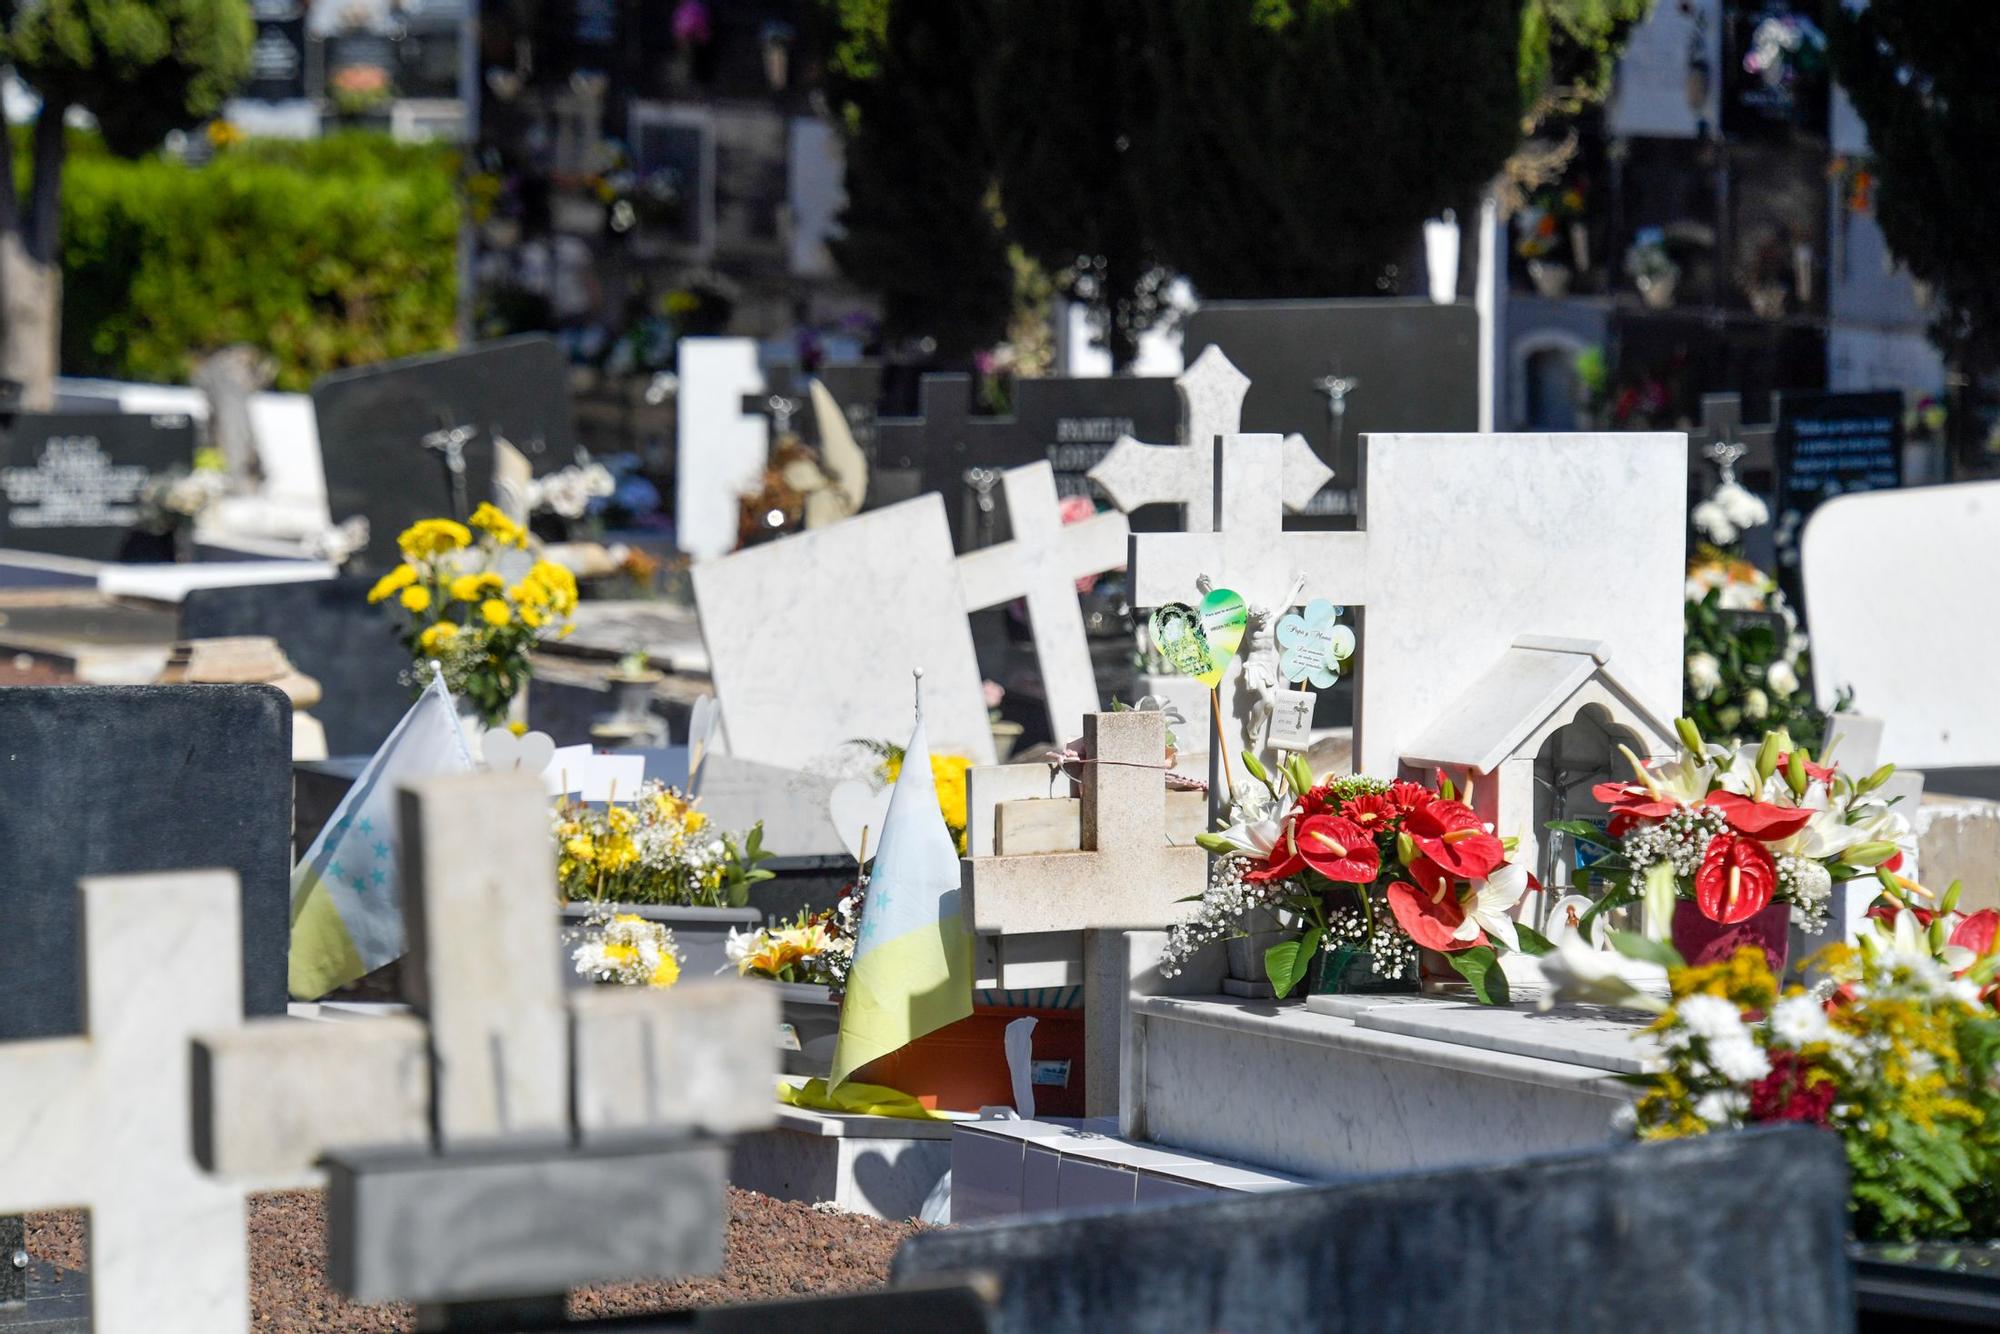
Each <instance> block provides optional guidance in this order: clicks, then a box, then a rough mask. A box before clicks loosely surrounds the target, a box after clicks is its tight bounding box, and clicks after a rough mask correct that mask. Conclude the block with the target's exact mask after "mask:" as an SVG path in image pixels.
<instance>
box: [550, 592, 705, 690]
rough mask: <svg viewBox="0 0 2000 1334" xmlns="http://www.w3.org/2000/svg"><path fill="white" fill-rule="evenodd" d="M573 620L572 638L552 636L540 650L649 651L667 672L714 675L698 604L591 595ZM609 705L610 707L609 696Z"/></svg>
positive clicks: (590, 653)
mask: <svg viewBox="0 0 2000 1334" xmlns="http://www.w3.org/2000/svg"><path fill="white" fill-rule="evenodd" d="M571 620H572V622H573V623H574V624H575V626H576V629H575V630H573V631H572V632H571V633H570V636H569V638H567V639H553V640H549V641H548V642H546V643H544V644H543V645H541V647H540V648H539V649H537V650H536V651H537V652H541V653H553V654H556V655H558V656H576V657H587V658H622V657H625V656H626V655H627V654H631V653H643V654H645V655H646V656H647V658H649V659H650V660H651V661H652V665H653V666H654V667H657V668H658V669H660V670H661V671H663V672H673V673H675V674H677V675H682V676H705V675H707V674H708V649H707V648H706V647H704V646H703V644H702V642H701V622H700V620H699V618H697V617H696V615H695V612H694V608H692V607H681V606H676V605H675V604H673V603H671V602H661V601H645V602H600V601H595V600H586V601H583V602H579V603H577V604H576V611H575V612H574V613H572V615H571ZM605 708H606V711H607V712H608V711H609V709H610V704H609V702H608V701H607V702H606V705H605Z"/></svg>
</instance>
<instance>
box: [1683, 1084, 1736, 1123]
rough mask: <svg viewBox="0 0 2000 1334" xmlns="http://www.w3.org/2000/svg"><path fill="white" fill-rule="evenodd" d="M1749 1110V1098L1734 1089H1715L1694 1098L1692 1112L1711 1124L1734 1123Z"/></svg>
mask: <svg viewBox="0 0 2000 1334" xmlns="http://www.w3.org/2000/svg"><path fill="white" fill-rule="evenodd" d="M1749 1110H1750V1100H1749V1099H1748V1098H1746V1097H1744V1096H1743V1094H1742V1093H1741V1092H1739V1091H1738V1090H1736V1089H1717V1090H1716V1091H1714V1092H1713V1093H1704V1094H1702V1095H1701V1096H1700V1097H1699V1098H1696V1099H1695V1103H1694V1114H1695V1115H1696V1116H1698V1117H1700V1118H1701V1119H1702V1120H1704V1121H1706V1122H1708V1123H1709V1124H1710V1125H1712V1126H1728V1125H1734V1124H1736V1119H1737V1118H1738V1117H1740V1116H1742V1115H1743V1113H1745V1112H1747V1111H1749Z"/></svg>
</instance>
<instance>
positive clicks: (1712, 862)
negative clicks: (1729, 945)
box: [1694, 834, 1778, 925]
mask: <svg viewBox="0 0 2000 1334" xmlns="http://www.w3.org/2000/svg"><path fill="white" fill-rule="evenodd" d="M1777 887H1778V868H1777V864H1776V863H1774V862H1773V861H1772V860H1771V854H1770V853H1768V852H1766V851H1765V850H1764V845H1763V844H1762V843H1759V842H1758V841H1757V840H1756V839H1754V838H1742V837H1739V836H1738V835H1735V834H1717V835H1716V836H1715V837H1714V838H1711V839H1710V840H1708V850H1707V851H1706V852H1704V853H1703V854H1702V857H1701V869H1700V870H1698V871H1696V872H1695V874H1694V901H1695V903H1696V904H1697V905H1698V906H1699V907H1700V908H1701V911H1702V915H1703V916H1705V917H1707V918H1708V920H1709V921H1711V922H1722V923H1724V924H1725V925H1726V924H1729V923H1734V922H1741V921H1743V920H1744V919H1745V918H1749V917H1754V916H1756V915H1757V914H1758V913H1760V912H1762V911H1763V910H1764V908H1765V906H1766V905H1767V904H1769V903H1770V902H1771V894H1772V892H1773V891H1774V890H1776V889H1777Z"/></svg>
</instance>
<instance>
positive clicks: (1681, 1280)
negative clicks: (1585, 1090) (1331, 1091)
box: [891, 1111, 1854, 1334]
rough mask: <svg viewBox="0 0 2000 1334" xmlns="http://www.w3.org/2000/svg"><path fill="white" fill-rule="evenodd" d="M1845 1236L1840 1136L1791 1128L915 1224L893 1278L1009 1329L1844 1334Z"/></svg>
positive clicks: (1849, 1315)
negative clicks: (948, 1291)
mask: <svg viewBox="0 0 2000 1334" xmlns="http://www.w3.org/2000/svg"><path fill="white" fill-rule="evenodd" d="M1329 1114H1331V1112H1330V1111H1329ZM1846 1232H1847V1167H1846V1162H1845V1159H1844V1157H1843V1155H1842V1152H1841V1147H1840V1141H1839V1140H1838V1139H1837V1138H1835V1137H1834V1136H1832V1135H1828V1134H1825V1133H1824V1132H1822V1131H1819V1130H1813V1129H1806V1128H1803V1127H1789V1126H1788V1127H1784V1128H1779V1129H1765V1130H1755V1131H1749V1132H1744V1133H1739V1134H1729V1135H1715V1136H1709V1137H1705V1138H1701V1139H1689V1140H1680V1141H1677V1142H1672V1143H1663V1144H1645V1145H1627V1146H1622V1147H1619V1148H1614V1149H1605V1150H1598V1151H1594V1152H1590V1153H1579V1154H1570V1155H1563V1156H1560V1157H1548V1158H1537V1159H1528V1160H1525V1161H1522V1162H1517V1163H1513V1164H1509V1165H1505V1166H1495V1167H1470V1168H1460V1169H1455V1170H1448V1171H1440V1172H1428V1173H1423V1174H1420V1175H1408V1176H1387V1177H1375V1178H1367V1179H1363V1180H1359V1181H1354V1182H1351V1183H1345V1184H1341V1185H1333V1186H1317V1187H1309V1188H1306V1189H1301V1190H1296V1191H1287V1192H1285V1193H1283V1194H1279V1195H1251V1196H1238V1197H1235V1198H1231V1199H1227V1200H1223V1201H1219V1202H1215V1203H1209V1202H1199V1203H1192V1204H1183V1205H1169V1206H1163V1207H1159V1208H1150V1209H1141V1210H1134V1211H1131V1212H1127V1213H1120V1214H1116V1215H1108V1214H1095V1215H1091V1216H1084V1217H1069V1218H1062V1217H1057V1218H1052V1219H1047V1220H1032V1221H1024V1222H1018V1223H1005V1224H996V1225H991V1226H983V1225H974V1226H969V1227H963V1228H949V1229H943V1230H939V1231H933V1232H924V1233H920V1234H918V1235H917V1236H915V1237H913V1238H911V1239H910V1240H909V1241H907V1242H905V1243H903V1246H902V1249H900V1250H899V1251H897V1253H896V1259H895V1262H894V1266H893V1268H892V1271H891V1272H892V1274H893V1276H894V1278H895V1279H896V1281H898V1282H901V1281H903V1280H906V1279H909V1278H913V1277H934V1276H943V1275H952V1276H967V1275H971V1274H973V1273H975V1272H977V1273H979V1274H981V1275H983V1276H985V1278H986V1280H987V1281H990V1282H991V1283H992V1284H993V1285H995V1287H996V1288H997V1296H996V1297H995V1299H994V1301H995V1309H994V1318H993V1328H994V1330H996V1331H1000V1332H1002V1334H1071V1331H1075V1332H1077V1334H1084V1332H1085V1331H1089V1332H1090V1334H1096V1331H1100V1330H1108V1329H1121V1330H1123V1329H1129V1330H1145V1331H1147V1334H1181V1332H1182V1331H1185V1332H1186V1334H1209V1331H1213V1330H1253V1329H1255V1330H1306V1329H1313V1330H1329V1329H1341V1330H1357V1331H1358V1330H1368V1331H1371V1334H1405V1332H1408V1334H1418V1332H1419V1331H1421V1332H1422V1334H1434V1332H1435V1331H1437V1330H1444V1329H1464V1328H1472V1329H1480V1330H1496V1331H1497V1330H1577V1331H1585V1330H1625V1329H1655V1330H1666V1329H1674V1330H1682V1329H1685V1330H1696V1329H1714V1330H1722V1329H1728V1330H1767V1329H1770V1330H1775V1329H1796V1330H1806V1329H1812V1330H1846V1329H1851V1328H1852V1327H1853V1323H1854V1306H1853V1297H1852V1291H1851V1286H1852V1285H1851V1276H1850V1274H1849V1272H1848V1267H1847V1258H1846V1255H1845V1251H1844V1245H1845V1241H1846Z"/></svg>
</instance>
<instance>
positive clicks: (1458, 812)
mask: <svg viewBox="0 0 2000 1334" xmlns="http://www.w3.org/2000/svg"><path fill="white" fill-rule="evenodd" d="M1403 829H1404V831H1405V832H1407V833H1408V834H1409V835H1410V837H1411V838H1412V839H1413V840H1415V842H1416V845H1417V848H1418V849H1419V850H1420V851H1421V852H1422V853H1423V854H1424V856H1426V857H1428V858H1430V860H1431V861H1433V862H1434V863H1436V864H1437V865H1438V867H1439V868H1440V869H1442V870H1444V871H1446V872H1448V873H1449V874H1451V875H1453V876H1456V877H1458V878H1459V879H1461V880H1478V879H1481V878H1483V877H1485V876H1488V875H1491V874H1492V873H1493V870H1494V868H1495V867H1497V866H1499V865H1500V863H1501V862H1503V861H1505V860H1506V858H1507V850H1506V848H1505V847H1503V846H1502V845H1501V843H1500V840H1499V838H1497V837H1496V836H1495V835H1494V834H1493V833H1492V831H1491V830H1489V829H1487V827H1486V825H1485V824H1484V823H1483V822H1482V821H1481V820H1480V818H1479V816H1478V814H1477V813H1475V812H1474V811H1473V809H1472V808H1471V807H1470V806H1467V805H1466V804H1465V803H1464V802H1461V801H1443V800H1439V801H1433V802H1431V803H1430V804H1429V805H1427V806H1425V807H1423V808H1421V809H1419V810H1414V811H1411V812H1410V814H1409V815H1408V817H1407V818H1406V819H1405V820H1404V821H1403Z"/></svg>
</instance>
